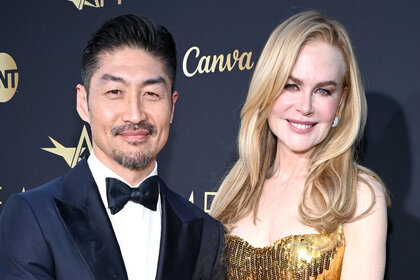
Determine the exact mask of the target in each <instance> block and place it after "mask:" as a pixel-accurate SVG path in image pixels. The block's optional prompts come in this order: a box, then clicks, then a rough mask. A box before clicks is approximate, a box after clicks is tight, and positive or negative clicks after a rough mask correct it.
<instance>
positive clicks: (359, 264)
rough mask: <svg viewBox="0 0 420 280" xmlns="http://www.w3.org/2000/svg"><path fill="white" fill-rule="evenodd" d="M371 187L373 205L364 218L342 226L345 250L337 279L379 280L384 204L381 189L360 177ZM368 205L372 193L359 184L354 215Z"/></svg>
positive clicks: (383, 256) (384, 231) (383, 246)
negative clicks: (341, 267)
mask: <svg viewBox="0 0 420 280" xmlns="http://www.w3.org/2000/svg"><path fill="white" fill-rule="evenodd" d="M361 176H362V178H363V179H364V180H366V182H367V183H368V184H369V185H370V186H371V187H372V189H373V192H374V195H375V200H376V202H375V204H374V205H373V208H372V209H371V210H370V211H369V213H368V214H367V216H365V217H363V218H361V219H359V220H356V221H354V222H351V223H347V224H345V225H344V238H345V241H346V249H345V253H344V261H343V269H342V273H341V279H342V280H347V279H358V280H363V279H368V280H382V279H383V278H384V271H385V260H386V235H387V203H386V199H385V193H384V188H383V186H382V185H381V184H380V183H379V182H378V181H376V180H375V179H374V178H372V177H369V176H368V175H361ZM371 203H372V192H371V190H370V188H369V186H368V185H367V184H366V183H362V182H360V183H359V186H358V193H357V204H358V205H357V210H356V216H357V215H360V214H362V213H363V212H364V211H366V209H368V208H369V207H370V205H371Z"/></svg>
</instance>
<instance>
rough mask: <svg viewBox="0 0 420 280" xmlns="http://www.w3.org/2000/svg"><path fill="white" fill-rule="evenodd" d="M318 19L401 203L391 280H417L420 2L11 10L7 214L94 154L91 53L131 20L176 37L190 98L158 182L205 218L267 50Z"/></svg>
mask: <svg viewBox="0 0 420 280" xmlns="http://www.w3.org/2000/svg"><path fill="white" fill-rule="evenodd" d="M308 9H316V10H319V11H321V12H323V13H324V14H326V15H327V16H329V17H332V18H335V19H338V20H339V21H340V22H342V23H343V24H344V25H345V26H346V27H347V29H348V31H349V33H350V35H351V38H352V40H353V43H354V48H355V51H356V54H357V57H358V61H359V64H360V68H361V71H362V74H363V78H364V82H365V86H366V92H367V99H368V105H369V116H368V125H367V131H366V137H365V141H364V143H363V145H362V147H361V149H360V150H361V154H360V161H361V162H363V163H364V164H365V165H367V166H368V167H371V168H372V169H374V170H375V171H376V172H378V173H379V174H380V175H381V176H382V177H383V179H384V181H385V183H386V184H387V186H388V188H389V189H390V191H391V198H392V200H393V205H392V208H391V209H390V210H389V221H390V227H389V237H388V265H387V276H386V278H387V279H418V277H420V276H418V260H419V259H420V242H419V238H418V237H419V234H420V203H419V201H420V172H419V168H420V145H419V142H420V125H419V121H420V110H419V106H420V84H419V80H420V55H419V50H420V37H419V34H420V2H418V1H415V0H412V1H381V0H368V1H366V0H356V1H327V0H325V1H323V0H319V1H311V0H301V1H298V0H278V1H272V0H263V1H252V0H243V1H219V0H217V1H192V0H191V1H184V0H178V1H162V0H153V1H151V0H136V1H134V0H54V1H53V0H41V1H1V3H0V26H1V28H0V131H1V132H0V133H1V134H0V135H1V136H0V139H1V142H0V211H1V208H2V206H3V205H4V204H5V202H6V201H7V199H8V198H9V196H10V195H11V194H13V193H16V192H22V191H26V190H29V189H32V188H34V187H36V186H39V185H40V184H43V183H45V182H47V181H49V180H51V179H53V178H55V177H57V176H59V175H61V174H63V173H65V172H66V171H68V170H69V169H70V168H72V167H73V166H74V165H75V164H76V163H77V161H78V160H79V158H80V157H82V156H83V155H87V154H88V153H89V149H90V148H91V139H90V132H89V128H88V126H87V125H86V124H85V123H83V122H82V121H81V120H80V119H79V117H78V115H77V112H76V109H75V104H76V88H75V86H76V84H77V83H79V82H80V81H81V78H80V70H79V68H80V57H81V52H82V49H83V48H84V46H85V44H86V42H87V40H88V38H89V36H90V34H91V33H92V32H93V31H95V30H96V29H97V28H98V27H99V26H100V25H101V24H102V23H103V22H104V20H106V19H108V18H110V17H112V16H116V15H120V14H126V13H135V14H145V15H148V16H150V17H151V18H152V19H153V20H154V21H155V22H157V23H159V24H162V25H164V26H166V27H167V28H168V29H169V30H170V32H171V33H172V34H173V35H174V38H175V41H176V43H177V49H178V60H179V66H178V78H177V83H176V89H177V90H178V91H179V93H180V97H179V99H178V102H177V106H176V112H175V120H174V124H173V125H172V128H171V135H170V138H169V142H168V144H167V145H166V147H165V148H164V150H163V152H162V153H161V154H160V155H159V158H158V161H159V173H160V174H161V176H162V177H163V178H164V179H165V181H166V182H167V184H168V185H169V186H171V187H172V188H173V189H175V190H176V191H177V192H179V193H180V194H182V195H183V196H185V197H186V198H188V199H190V201H192V202H193V203H195V204H196V205H198V206H199V207H201V208H203V209H204V210H206V211H207V210H208V209H209V205H210V202H211V200H212V198H213V196H214V194H215V192H216V191H217V187H218V185H219V183H220V181H221V179H222V177H223V175H224V174H225V172H226V171H227V170H228V168H229V166H230V164H231V163H232V161H233V160H234V159H235V157H236V136H237V130H238V124H239V113H240V109H241V107H242V105H243V102H244V100H245V96H246V93H247V87H248V84H249V79H250V76H251V73H252V71H253V69H254V68H255V64H256V62H257V59H258V57H259V54H260V52H261V49H262V47H263V46H264V43H265V41H266V40H267V38H268V36H269V34H270V33H271V31H272V30H273V29H274V28H275V27H276V26H277V25H278V24H279V23H280V22H282V21H283V20H285V19H286V18H288V17H289V16H291V15H292V14H295V13H297V12H300V11H303V10H308ZM217 57H219V58H221V59H219V61H216V59H215V58H217ZM16 222H17V223H18V222H19V221H16ZM355 269H357V268H355Z"/></svg>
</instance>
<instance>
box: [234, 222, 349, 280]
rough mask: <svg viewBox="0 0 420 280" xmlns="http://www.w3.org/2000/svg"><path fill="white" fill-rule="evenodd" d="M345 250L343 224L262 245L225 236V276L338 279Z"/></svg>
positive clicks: (237, 279)
mask: <svg viewBox="0 0 420 280" xmlns="http://www.w3.org/2000/svg"><path fill="white" fill-rule="evenodd" d="M344 250H345V240H344V234H343V228H342V226H339V227H338V229H337V230H336V231H334V232H331V233H327V232H321V233H307V234H293V235H288V236H284V237H281V238H279V239H277V240H276V241H274V242H272V243H271V244H269V245H267V246H265V247H254V246H252V245H251V244H250V243H249V242H248V241H246V240H245V239H243V238H242V237H240V236H237V235H229V236H226V256H227V268H228V273H227V275H228V277H227V279H228V280H249V279H252V280H325V279H329V280H338V279H340V274H341V266H342V261H343V256H344Z"/></svg>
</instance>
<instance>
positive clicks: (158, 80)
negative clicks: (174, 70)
mask: <svg viewBox="0 0 420 280" xmlns="http://www.w3.org/2000/svg"><path fill="white" fill-rule="evenodd" d="M142 84H143V85H145V86H147V85H154V84H163V85H166V80H165V79H164V78H163V77H161V76H159V77H156V78H151V79H147V80H146V81H144V82H143V83H142Z"/></svg>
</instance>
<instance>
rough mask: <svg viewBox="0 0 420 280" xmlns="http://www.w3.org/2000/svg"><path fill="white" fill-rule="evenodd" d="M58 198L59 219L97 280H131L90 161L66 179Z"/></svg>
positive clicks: (78, 167) (81, 164) (56, 199)
mask: <svg viewBox="0 0 420 280" xmlns="http://www.w3.org/2000/svg"><path fill="white" fill-rule="evenodd" d="M63 180H64V182H63V183H64V191H63V196H62V197H58V198H54V203H55V206H56V209H57V212H58V213H59V216H60V218H61V220H62V222H63V224H64V227H65V228H66V230H67V232H68V234H69V235H70V236H71V238H72V240H73V242H74V244H75V246H76V248H77V250H78V252H79V254H80V255H81V257H82V259H83V260H84V261H85V262H86V263H87V265H88V267H89V269H90V272H91V275H92V276H93V278H94V279H128V277H127V273H126V270H125V266H124V261H123V259H122V256H121V252H120V248H119V245H118V242H117V240H116V238H115V234H114V231H113V229H112V226H111V222H110V221H109V218H108V216H107V213H106V211H105V207H104V205H103V203H102V200H101V198H100V194H99V191H98V189H97V187H96V184H95V182H94V179H93V177H92V174H91V173H90V170H89V167H88V165H87V162H86V160H82V161H81V162H80V163H79V164H78V165H77V166H76V167H74V168H73V169H72V170H71V171H70V172H69V173H68V174H67V175H66V176H65V177H64V178H63Z"/></svg>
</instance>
